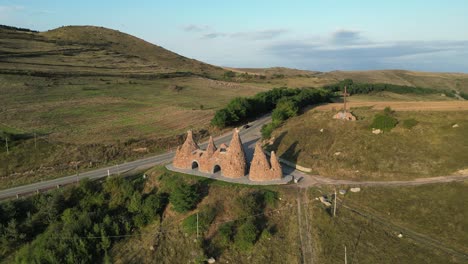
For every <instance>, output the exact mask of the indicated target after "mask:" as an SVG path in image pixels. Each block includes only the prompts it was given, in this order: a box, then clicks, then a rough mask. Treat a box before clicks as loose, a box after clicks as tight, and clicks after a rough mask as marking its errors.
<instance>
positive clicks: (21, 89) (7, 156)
mask: <svg viewBox="0 0 468 264" xmlns="http://www.w3.org/2000/svg"><path fill="white" fill-rule="evenodd" d="M0 42H1V43H2V45H0V94H1V96H0V113H1V116H2V117H1V120H0V138H1V140H2V143H3V142H4V140H5V137H8V138H9V140H10V142H9V143H10V144H9V152H10V153H6V147H5V144H1V152H0V165H1V166H0V167H1V170H0V186H1V187H0V188H7V187H8V186H11V185H15V184H20V183H26V182H31V181H37V180H40V179H46V178H49V177H55V176H59V175H63V174H69V173H74V172H75V169H74V167H75V164H77V163H78V169H79V170H84V169H89V168H94V167H98V166H103V165H104V164H109V163H112V162H116V161H123V160H128V159H134V158H137V157H143V156H146V155H150V154H151V153H156V152H161V151H163V150H166V149H168V148H172V147H175V146H177V145H178V144H179V140H180V139H181V135H182V134H183V133H184V132H185V131H186V130H187V129H194V130H196V131H200V133H199V134H200V136H206V135H207V132H206V129H208V125H209V121H210V120H211V118H212V117H213V115H214V112H215V110H217V109H219V108H221V107H223V106H224V105H225V104H226V103H227V102H228V101H229V100H230V99H231V98H233V97H235V96H239V95H245V96H249V95H253V94H255V93H256V92H258V91H261V90H264V89H267V88H268V87H271V85H270V84H259V83H235V82H232V81H231V82H228V81H224V80H222V76H223V74H224V72H225V70H224V69H221V68H219V67H215V66H211V65H208V64H205V63H202V62H198V61H195V60H191V59H188V58H185V57H183V56H180V55H178V54H175V53H172V52H170V51H168V50H165V49H163V48H161V47H158V46H156V45H153V44H151V43H148V42H145V41H143V40H141V39H138V38H135V37H133V36H130V35H127V34H124V33H121V32H118V31H115V30H110V29H106V28H99V27H90V26H84V27H81V26H73V27H62V28H58V29H55V30H51V31H47V32H42V33H37V32H30V31H17V30H14V29H11V28H0ZM218 79H221V80H218ZM34 135H35V136H34ZM34 137H36V140H34Z"/></svg>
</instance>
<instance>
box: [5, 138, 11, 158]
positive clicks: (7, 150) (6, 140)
mask: <svg viewBox="0 0 468 264" xmlns="http://www.w3.org/2000/svg"><path fill="white" fill-rule="evenodd" d="M5 145H6V153H7V154H9V153H10V151H9V149H8V137H5Z"/></svg>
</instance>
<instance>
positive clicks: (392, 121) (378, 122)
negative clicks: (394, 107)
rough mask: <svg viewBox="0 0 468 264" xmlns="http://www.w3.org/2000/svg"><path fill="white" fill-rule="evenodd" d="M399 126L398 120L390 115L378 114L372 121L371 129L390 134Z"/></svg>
mask: <svg viewBox="0 0 468 264" xmlns="http://www.w3.org/2000/svg"><path fill="white" fill-rule="evenodd" d="M397 124H398V120H397V119H396V118H394V117H392V116H390V115H385V114H376V115H375V116H374V120H373V121H372V124H371V128H376V129H380V130H382V131H385V132H389V131H390V130H392V128H394V127H395V126H396V125H397Z"/></svg>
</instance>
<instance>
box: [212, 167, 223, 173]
mask: <svg viewBox="0 0 468 264" xmlns="http://www.w3.org/2000/svg"><path fill="white" fill-rule="evenodd" d="M215 173H221V166H219V165H215V166H214V167H213V174H215Z"/></svg>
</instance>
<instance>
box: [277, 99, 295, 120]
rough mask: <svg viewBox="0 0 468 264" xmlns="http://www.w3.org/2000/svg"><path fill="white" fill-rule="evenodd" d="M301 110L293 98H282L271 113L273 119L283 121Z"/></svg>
mask: <svg viewBox="0 0 468 264" xmlns="http://www.w3.org/2000/svg"><path fill="white" fill-rule="evenodd" d="M298 111H299V107H298V106H297V103H295V102H293V101H292V100H288V99H287V100H280V101H279V102H278V104H277V105H276V108H275V110H273V113H272V115H271V118H272V120H273V121H279V122H282V121H284V120H286V119H288V118H290V117H293V116H296V115H297V112H298Z"/></svg>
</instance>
